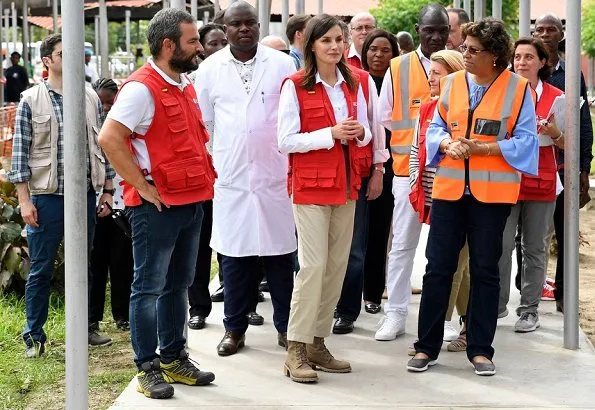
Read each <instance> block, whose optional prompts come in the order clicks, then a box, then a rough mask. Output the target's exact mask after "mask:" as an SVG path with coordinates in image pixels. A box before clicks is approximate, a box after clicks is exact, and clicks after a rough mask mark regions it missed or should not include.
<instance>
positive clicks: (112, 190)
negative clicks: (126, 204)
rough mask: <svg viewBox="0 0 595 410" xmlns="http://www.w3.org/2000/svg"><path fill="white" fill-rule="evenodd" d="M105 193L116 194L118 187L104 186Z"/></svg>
mask: <svg viewBox="0 0 595 410" xmlns="http://www.w3.org/2000/svg"><path fill="white" fill-rule="evenodd" d="M103 193H104V194H110V195H111V196H114V194H115V193H116V189H115V188H112V189H107V188H103Z"/></svg>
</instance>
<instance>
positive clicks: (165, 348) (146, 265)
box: [128, 202, 203, 369]
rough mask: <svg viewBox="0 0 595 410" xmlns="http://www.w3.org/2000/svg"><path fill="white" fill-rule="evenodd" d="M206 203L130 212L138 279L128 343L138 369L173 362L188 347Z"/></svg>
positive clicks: (144, 205)
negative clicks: (150, 363)
mask: <svg viewBox="0 0 595 410" xmlns="http://www.w3.org/2000/svg"><path fill="white" fill-rule="evenodd" d="M202 215H203V211H202V204H201V203H195V204H188V205H182V206H172V207H170V208H166V207H163V208H162V209H161V212H159V211H158V210H157V208H156V207H155V205H153V204H151V203H148V202H143V203H142V204H141V205H139V206H135V207H131V208H129V211H128V216H129V219H130V225H131V227H132V253H133V255H134V279H133V282H132V294H131V295H130V339H131V342H132V348H133V349H134V355H135V359H134V361H135V363H136V365H137V367H139V369H140V366H141V365H142V364H143V363H146V362H148V361H151V360H153V359H155V358H156V357H159V355H158V354H157V353H156V350H157V344H158V341H157V332H159V350H160V356H161V360H162V361H163V362H164V363H169V362H172V361H174V360H176V359H177V358H178V355H179V353H180V351H181V350H182V349H183V348H184V345H185V344H186V338H185V337H184V326H185V323H186V309H187V308H188V286H190V285H191V284H192V281H193V279H194V272H195V267H196V258H197V255H198V243H199V238H200V225H201V223H202Z"/></svg>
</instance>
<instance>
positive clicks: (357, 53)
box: [345, 12, 376, 68]
mask: <svg viewBox="0 0 595 410" xmlns="http://www.w3.org/2000/svg"><path fill="white" fill-rule="evenodd" d="M375 28H376V19H375V18H374V16H373V15H371V14H370V13H368V12H361V13H357V14H356V15H355V16H353V17H352V19H351V22H350V23H349V29H350V30H351V46H350V47H349V50H345V59H346V60H347V63H348V64H350V65H352V66H354V67H357V68H362V47H363V46H364V41H365V40H366V37H367V36H368V33H369V32H370V31H372V30H374V29H375Z"/></svg>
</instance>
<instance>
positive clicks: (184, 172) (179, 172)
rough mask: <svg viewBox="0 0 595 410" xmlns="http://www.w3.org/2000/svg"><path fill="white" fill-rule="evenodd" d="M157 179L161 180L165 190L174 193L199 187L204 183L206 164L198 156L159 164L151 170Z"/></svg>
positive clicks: (205, 181)
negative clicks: (157, 167)
mask: <svg viewBox="0 0 595 410" xmlns="http://www.w3.org/2000/svg"><path fill="white" fill-rule="evenodd" d="M153 176H154V177H155V179H156V182H157V181H161V182H162V187H163V190H164V191H165V192H168V193H171V194H175V193H179V192H185V191H189V190H194V189H197V188H201V187H203V186H205V185H206V183H207V182H208V181H207V170H206V164H205V163H204V162H201V161H200V160H199V158H188V159H183V160H179V161H175V162H171V163H168V164H164V165H161V166H160V167H159V169H158V170H156V171H153Z"/></svg>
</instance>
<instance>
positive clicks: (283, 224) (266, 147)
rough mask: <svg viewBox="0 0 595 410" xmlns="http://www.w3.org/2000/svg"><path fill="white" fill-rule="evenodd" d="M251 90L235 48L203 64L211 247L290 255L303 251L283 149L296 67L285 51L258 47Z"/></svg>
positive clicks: (232, 252)
mask: <svg viewBox="0 0 595 410" xmlns="http://www.w3.org/2000/svg"><path fill="white" fill-rule="evenodd" d="M255 58H256V63H255V67H254V73H253V77H252V87H251V91H250V95H248V94H247V93H246V90H245V88H244V85H243V84H242V81H241V79H240V76H239V74H238V71H237V69H236V67H235V65H234V63H233V62H232V54H231V51H230V49H229V46H227V47H226V48H224V49H222V50H220V51H218V52H217V53H215V54H213V55H211V56H210V57H209V58H207V59H206V60H205V61H203V62H202V63H201V64H200V67H199V69H198V71H197V74H196V82H195V88H196V94H197V96H198V102H199V105H200V108H201V110H202V115H203V119H204V121H205V122H208V121H214V131H213V135H212V138H213V161H214V165H215V169H216V171H217V174H218V178H217V181H216V183H215V198H214V199H213V232H212V235H211V248H213V249H214V250H215V251H217V252H219V253H221V254H223V255H226V256H232V257H243V256H273V255H283V254H286V253H290V252H293V251H295V250H296V248H297V244H296V237H295V225H294V222H293V213H292V207H291V201H290V198H289V196H288V194H287V166H288V160H287V156H286V155H284V154H281V153H280V152H279V149H278V147H277V110H278V106H279V96H280V92H281V84H282V83H283V80H284V79H285V78H286V77H288V76H289V75H291V74H293V73H294V72H295V65H294V63H293V60H292V59H291V58H290V57H289V56H287V55H285V54H283V53H282V52H279V51H276V50H273V49H271V48H268V47H265V46H261V45H259V46H258V50H257V53H256V57H255Z"/></svg>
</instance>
